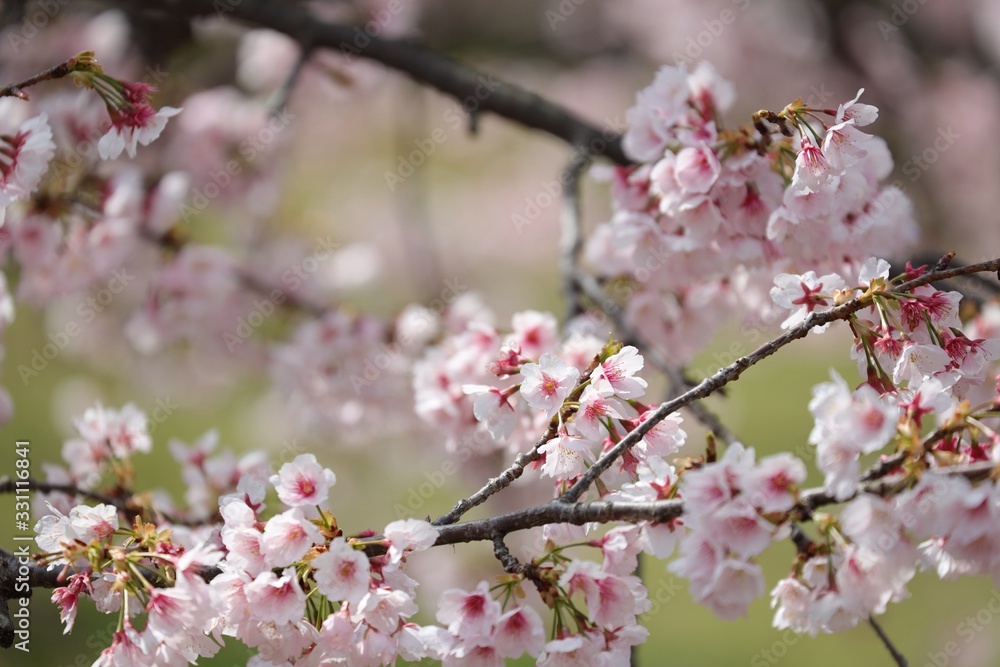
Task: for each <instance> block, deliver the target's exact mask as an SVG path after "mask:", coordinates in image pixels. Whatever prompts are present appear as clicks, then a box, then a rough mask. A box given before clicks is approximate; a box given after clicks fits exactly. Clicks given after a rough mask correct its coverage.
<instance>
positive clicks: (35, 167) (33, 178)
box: [0, 114, 56, 225]
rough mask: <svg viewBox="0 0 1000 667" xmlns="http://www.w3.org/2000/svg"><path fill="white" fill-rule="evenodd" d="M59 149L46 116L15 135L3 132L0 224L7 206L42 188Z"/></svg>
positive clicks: (0, 144)
mask: <svg viewBox="0 0 1000 667" xmlns="http://www.w3.org/2000/svg"><path fill="white" fill-rule="evenodd" d="M55 148H56V146H55V143H53V141H52V128H51V127H49V124H48V118H47V116H46V115H45V114H41V115H38V116H35V117H34V118H31V119H29V120H26V121H25V122H24V123H22V124H21V126H20V127H19V128H18V129H17V132H15V133H14V134H6V133H0V225H2V224H3V222H4V217H5V216H4V212H5V211H6V207H7V206H9V205H10V204H11V203H13V202H15V201H18V200H24V199H26V198H27V197H28V196H29V195H30V194H31V193H32V192H33V191H34V190H35V189H36V188H37V187H38V185H39V183H40V181H41V179H42V176H43V175H44V174H45V171H46V170H47V169H48V166H49V161H50V160H51V159H52V156H53V155H54V153H55Z"/></svg>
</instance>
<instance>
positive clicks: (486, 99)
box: [113, 0, 632, 165]
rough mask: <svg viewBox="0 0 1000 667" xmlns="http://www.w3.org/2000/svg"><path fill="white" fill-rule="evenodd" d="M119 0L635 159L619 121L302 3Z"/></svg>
mask: <svg viewBox="0 0 1000 667" xmlns="http://www.w3.org/2000/svg"><path fill="white" fill-rule="evenodd" d="M113 4H118V5H125V6H127V7H129V8H131V9H133V10H135V11H145V12H149V11H160V12H165V13H169V14H170V15H173V16H176V15H177V14H178V13H181V14H184V15H188V16H191V17H195V16H207V15H212V16H215V15H225V16H227V17H231V18H235V19H239V20H240V21H243V22H245V23H249V24H252V25H256V26H259V27H264V28H270V29H272V30H276V31H278V32H282V33H285V34H286V35H288V36H289V37H291V38H293V39H295V40H296V41H298V42H299V43H300V44H302V45H303V46H304V47H325V48H329V49H333V50H335V51H338V52H340V53H342V54H344V55H345V56H347V57H348V58H350V57H355V56H356V57H361V58H367V59H369V60H374V61H377V62H379V63H382V64H383V65H385V66H387V67H390V68H392V69H395V70H397V71H400V72H402V73H404V74H406V75H408V76H410V77H411V78H413V79H414V80H415V81H418V82H420V83H423V84H426V85H428V86H430V87H432V88H435V89H437V90H439V91H441V92H442V93H445V94H446V95H449V96H451V97H453V98H455V99H456V100H458V101H459V102H461V103H462V104H463V107H464V108H466V109H467V110H468V111H469V112H470V113H482V112H484V111H486V112H491V113H495V114H497V115H498V116H503V117H504V118H507V119H509V120H512V121H514V122H516V123H519V124H521V125H524V126H525V127H530V128H533V129H536V130H541V131H542V132H545V133H547V134H550V135H552V136H554V137H556V138H558V139H561V140H563V141H565V142H566V143H568V144H570V145H571V146H574V147H577V148H584V149H586V150H587V151H588V152H589V153H590V154H591V155H603V156H605V157H607V158H608V159H609V160H611V161H613V162H617V163H618V164H621V165H629V164H632V161H631V160H629V158H628V157H626V155H625V152H624V151H623V150H622V146H621V137H620V136H618V134H617V133H615V132H614V131H613V130H612V129H610V128H603V129H602V128H598V127H596V126H594V125H592V124H590V123H588V122H586V121H584V120H582V119H580V118H579V117H577V116H576V115H575V114H573V113H571V112H570V111H568V110H567V109H565V108H563V107H561V106H559V105H558V104H554V103H552V102H549V101H547V100H545V99H543V98H542V97H539V96H538V95H536V94H534V93H531V92H528V91H526V90H524V89H523V88H520V87H518V86H515V85H513V84H510V83H506V82H504V81H501V80H499V79H497V78H496V77H494V76H493V75H492V74H489V73H485V72H481V71H479V70H476V69H473V68H472V67H469V66H467V65H464V64H462V63H459V62H458V61H456V60H453V59H452V58H449V57H448V56H446V55H444V54H442V53H440V52H438V51H435V50H434V49H431V48H429V47H427V46H424V45H422V44H419V43H417V42H415V41H411V40H403V39H385V38H381V37H372V36H370V35H368V34H367V33H366V32H365V31H364V29H363V28H362V27H360V26H352V25H343V24H338V23H329V22H326V21H322V20H320V19H318V18H316V17H315V16H313V15H311V14H310V13H309V12H308V11H307V10H305V9H303V8H301V7H298V6H295V5H292V4H289V3H287V2H276V1H273V0H144V1H143V2H134V1H133V2H128V1H126V0H120V1H119V2H117V3H113Z"/></svg>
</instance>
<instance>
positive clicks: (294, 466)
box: [270, 454, 337, 507]
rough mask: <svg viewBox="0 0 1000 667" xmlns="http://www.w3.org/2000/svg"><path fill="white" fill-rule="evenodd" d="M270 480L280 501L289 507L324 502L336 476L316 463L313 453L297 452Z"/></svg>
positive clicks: (335, 480)
mask: <svg viewBox="0 0 1000 667" xmlns="http://www.w3.org/2000/svg"><path fill="white" fill-rule="evenodd" d="M270 482H271V484H272V485H273V486H274V487H275V489H277V491H278V498H279V499H280V500H281V502H283V503H284V504H285V505H288V506H289V507H302V506H305V505H321V504H323V503H324V502H326V499H327V497H328V494H329V491H330V487H331V486H333V485H334V484H335V483H336V482H337V476H336V475H334V474H333V471H332V470H330V469H329V468H324V467H322V466H321V465H320V464H319V463H317V462H316V456H315V455H313V454H299V455H298V456H296V457H295V459H294V460H293V461H289V462H288V463H286V464H284V465H283V466H281V470H279V471H278V474H277V475H272V476H271V479H270Z"/></svg>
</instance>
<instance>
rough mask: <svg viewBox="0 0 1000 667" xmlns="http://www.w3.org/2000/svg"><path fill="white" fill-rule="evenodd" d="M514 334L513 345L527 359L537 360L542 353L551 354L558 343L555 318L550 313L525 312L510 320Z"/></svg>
mask: <svg viewBox="0 0 1000 667" xmlns="http://www.w3.org/2000/svg"><path fill="white" fill-rule="evenodd" d="M511 327H512V328H513V330H514V332H513V334H512V336H513V343H515V344H516V345H518V346H519V347H520V349H521V354H522V355H523V356H525V357H527V358H529V359H538V358H539V357H540V356H541V355H542V354H543V353H546V352H552V351H553V350H555V348H556V346H557V345H558V343H559V333H558V325H557V322H556V318H555V317H554V316H553V315H552V314H551V313H542V312H539V311H537V310H526V311H523V312H520V313H516V314H515V315H514V316H513V317H512V318H511Z"/></svg>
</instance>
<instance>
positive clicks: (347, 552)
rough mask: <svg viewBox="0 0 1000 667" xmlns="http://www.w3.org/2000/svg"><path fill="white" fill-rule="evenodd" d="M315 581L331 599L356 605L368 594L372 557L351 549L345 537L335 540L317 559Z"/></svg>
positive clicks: (314, 566) (315, 561) (313, 561)
mask: <svg viewBox="0 0 1000 667" xmlns="http://www.w3.org/2000/svg"><path fill="white" fill-rule="evenodd" d="M311 565H312V567H313V568H314V569H315V572H314V573H313V578H315V579H316V586H317V587H318V588H319V592H320V593H322V594H323V595H325V596H326V597H327V598H329V599H331V600H346V601H347V602H349V603H351V604H352V605H356V604H357V603H358V601H360V600H361V598H362V597H364V595H365V593H367V592H368V587H369V583H370V581H371V578H370V576H369V563H368V557H367V556H365V554H364V553H363V552H361V551H358V550H357V549H354V548H353V547H351V546H350V545H349V544H348V543H347V541H346V540H345V539H344V538H342V537H337V538H334V540H333V541H332V542H330V546H329V548H328V549H327V551H325V552H323V553H321V554H320V555H319V556H317V557H316V558H314V559H313V560H312V563H311Z"/></svg>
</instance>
